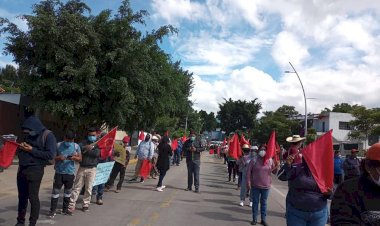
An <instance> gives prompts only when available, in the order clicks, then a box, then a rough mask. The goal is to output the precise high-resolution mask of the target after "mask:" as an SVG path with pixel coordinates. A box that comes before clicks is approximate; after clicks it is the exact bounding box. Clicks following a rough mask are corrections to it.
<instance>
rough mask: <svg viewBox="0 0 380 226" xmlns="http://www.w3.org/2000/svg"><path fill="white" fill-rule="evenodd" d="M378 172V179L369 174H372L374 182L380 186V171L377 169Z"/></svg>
mask: <svg viewBox="0 0 380 226" xmlns="http://www.w3.org/2000/svg"><path fill="white" fill-rule="evenodd" d="M376 172H377V173H378V174H379V178H377V180H375V178H373V176H372V174H369V175H370V176H371V179H372V181H373V183H375V184H376V185H378V186H380V171H379V170H378V169H376Z"/></svg>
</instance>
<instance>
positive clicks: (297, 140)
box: [286, 135, 306, 143]
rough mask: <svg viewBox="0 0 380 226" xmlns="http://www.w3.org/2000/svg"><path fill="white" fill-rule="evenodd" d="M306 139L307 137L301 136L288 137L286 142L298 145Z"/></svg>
mask: <svg viewBox="0 0 380 226" xmlns="http://www.w3.org/2000/svg"><path fill="white" fill-rule="evenodd" d="M305 139H306V138H305V137H301V136H300V135H293V136H291V137H288V138H286V142H289V143H297V142H299V141H301V140H305Z"/></svg>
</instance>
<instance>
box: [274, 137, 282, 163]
mask: <svg viewBox="0 0 380 226" xmlns="http://www.w3.org/2000/svg"><path fill="white" fill-rule="evenodd" d="M280 154H281V147H280V145H279V144H278V142H276V154H275V155H274V161H275V162H276V163H277V164H279V163H280Z"/></svg>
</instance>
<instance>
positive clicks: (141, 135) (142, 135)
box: [139, 130, 145, 141]
mask: <svg viewBox="0 0 380 226" xmlns="http://www.w3.org/2000/svg"><path fill="white" fill-rule="evenodd" d="M144 139H145V134H144V131H142V130H141V131H140V135H139V141H143V140H144Z"/></svg>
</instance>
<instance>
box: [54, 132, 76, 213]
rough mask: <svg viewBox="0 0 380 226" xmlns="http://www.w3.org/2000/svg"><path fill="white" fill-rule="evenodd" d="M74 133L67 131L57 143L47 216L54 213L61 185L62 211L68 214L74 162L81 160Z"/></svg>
mask: <svg viewBox="0 0 380 226" xmlns="http://www.w3.org/2000/svg"><path fill="white" fill-rule="evenodd" d="M74 138H75V135H74V133H73V132H72V131H67V132H66V134H65V138H64V141H63V142H60V143H58V144H57V147H58V149H57V156H56V157H55V166H54V169H55V175H54V182H53V191H52V195H51V203H50V212H49V214H48V216H49V217H51V218H53V217H54V216H55V215H56V211H57V206H58V199H59V193H60V191H61V188H62V186H63V204H62V213H63V214H68V210H69V204H70V196H71V192H72V188H73V185H74V178H75V162H80V161H81V160H82V156H81V151H80V147H79V145H78V144H76V143H75V142H74Z"/></svg>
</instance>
